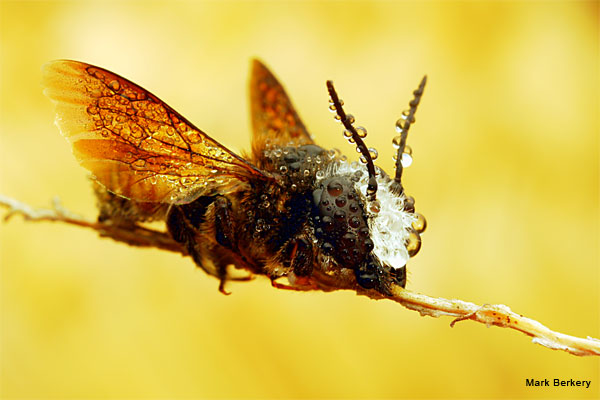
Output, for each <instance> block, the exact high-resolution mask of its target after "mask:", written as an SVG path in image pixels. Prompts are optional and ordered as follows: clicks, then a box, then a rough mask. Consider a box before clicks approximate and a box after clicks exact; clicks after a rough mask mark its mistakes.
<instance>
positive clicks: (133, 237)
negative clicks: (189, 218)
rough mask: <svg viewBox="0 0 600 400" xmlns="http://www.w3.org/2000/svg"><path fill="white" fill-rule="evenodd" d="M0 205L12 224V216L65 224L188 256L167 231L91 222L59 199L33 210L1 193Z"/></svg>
mask: <svg viewBox="0 0 600 400" xmlns="http://www.w3.org/2000/svg"><path fill="white" fill-rule="evenodd" d="M0 206H3V207H6V208H8V213H7V214H6V215H5V216H4V221H8V220H9V219H10V218H11V217H12V216H14V215H17V214H20V215H22V216H23V218H25V220H28V221H57V222H64V223H67V224H72V225H77V226H81V227H84V228H91V229H93V230H95V231H96V232H98V234H99V235H100V236H102V237H109V238H111V239H113V240H116V241H118V242H124V243H127V244H129V245H132V246H141V247H154V248H159V249H162V250H168V251H174V252H177V253H182V254H183V255H187V252H186V250H185V249H184V248H183V247H181V245H180V244H179V243H177V242H176V241H174V240H173V239H172V238H171V236H170V235H169V234H167V233H165V232H160V231H156V230H153V229H149V228H145V227H143V226H140V225H135V224H131V225H115V224H111V223H102V222H94V221H89V220H87V219H85V218H83V217H82V216H80V215H77V214H74V213H72V212H71V211H69V210H67V209H65V208H64V207H63V206H62V205H61V204H60V202H59V200H58V198H55V199H54V201H53V204H52V208H51V209H43V208H39V209H33V208H32V207H30V206H28V205H27V204H24V203H21V202H19V201H17V200H14V199H11V198H10V197H6V196H3V195H1V194H0Z"/></svg>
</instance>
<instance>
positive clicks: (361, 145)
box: [327, 81, 377, 201]
mask: <svg viewBox="0 0 600 400" xmlns="http://www.w3.org/2000/svg"><path fill="white" fill-rule="evenodd" d="M327 91H328V92H329V97H331V106H330V108H331V109H332V110H335V112H336V113H337V116H338V117H339V120H340V121H341V122H342V124H344V127H345V128H346V130H348V131H349V132H350V133H351V134H352V136H351V138H352V140H354V142H355V143H356V146H357V148H358V149H359V150H360V152H361V154H362V155H363V157H364V158H365V160H366V161H367V170H368V171H369V183H368V185H367V196H368V197H369V200H371V201H373V200H375V195H376V193H377V178H376V173H375V164H374V163H373V158H372V157H371V153H370V152H369V149H368V148H367V146H366V145H365V142H364V141H363V140H362V138H361V137H360V135H359V134H358V132H357V131H356V128H354V126H353V125H352V123H353V122H354V121H353V120H352V119H353V118H352V119H351V118H349V117H348V115H347V114H346V113H345V112H344V109H343V107H342V102H341V100H340V98H339V97H338V94H337V92H336V91H335V88H334V87H333V81H327ZM336 119H337V118H336Z"/></svg>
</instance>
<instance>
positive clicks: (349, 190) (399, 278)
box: [313, 78, 426, 293]
mask: <svg viewBox="0 0 600 400" xmlns="http://www.w3.org/2000/svg"><path fill="white" fill-rule="evenodd" d="M424 85H425V78H424V79H423V81H422V82H421V85H420V86H419V88H418V89H417V90H415V92H414V95H415V98H414V99H413V100H412V101H411V102H410V109H409V110H407V111H405V112H403V114H402V117H401V118H400V119H399V120H398V122H397V123H396V129H397V131H398V133H399V135H398V136H397V137H395V138H394V140H393V144H394V147H396V148H397V149H398V153H397V155H396V174H395V177H394V179H392V178H390V176H389V175H387V174H386V173H385V172H384V171H383V170H381V169H380V168H378V167H375V165H374V163H373V160H374V159H376V158H377V151H376V150H374V149H371V148H367V147H366V145H365V144H364V142H363V138H365V137H366V134H367V131H366V129H365V128H362V127H358V128H355V127H354V125H353V124H354V117H352V116H351V115H346V113H345V112H344V110H343V108H342V104H343V102H342V101H341V100H340V99H339V98H338V96H337V93H336V92H335V89H334V88H333V84H332V83H331V82H328V84H327V86H328V89H329V93H330V96H331V100H330V109H331V110H332V111H334V112H335V113H336V116H335V118H336V120H338V121H340V122H341V123H342V124H343V125H344V128H345V131H344V136H345V137H346V138H347V139H348V141H349V142H350V143H354V144H356V148H357V151H359V152H360V153H361V154H362V156H361V164H359V163H357V162H352V163H347V162H346V161H345V160H336V161H335V162H333V163H331V164H330V166H329V167H328V168H327V170H326V171H325V173H324V174H323V176H322V178H320V179H318V180H317V182H316V185H315V187H316V189H315V190H314V191H313V200H314V203H315V206H316V207H317V208H318V216H316V217H315V226H316V229H315V234H316V236H317V238H318V239H319V240H320V241H321V247H322V249H323V251H324V252H325V253H326V254H328V255H331V256H332V257H333V259H334V260H335V261H336V262H337V263H338V264H339V265H340V266H341V267H343V268H351V269H353V270H354V272H355V275H356V280H357V283H358V284H359V285H361V286H362V287H364V288H367V289H371V288H375V289H377V290H379V291H380V292H382V293H386V292H388V291H389V288H388V285H389V283H390V282H392V281H393V282H395V283H396V284H399V285H400V286H402V287H404V286H405V285H406V263H407V261H408V259H409V258H410V257H412V256H414V255H416V254H417V252H418V251H419V249H420V247H421V237H420V233H422V232H423V231H424V230H425V227H426V224H425V218H424V217H423V216H422V215H420V214H417V213H415V209H414V199H412V197H408V196H406V194H405V193H404V188H403V187H402V184H401V177H402V170H403V168H404V166H408V165H409V164H408V163H407V161H409V160H408V157H410V154H409V151H407V149H408V148H407V146H406V138H407V135H408V129H409V128H410V125H411V123H413V122H414V114H415V111H416V107H417V105H418V104H419V101H420V97H421V95H422V93H423V88H424Z"/></svg>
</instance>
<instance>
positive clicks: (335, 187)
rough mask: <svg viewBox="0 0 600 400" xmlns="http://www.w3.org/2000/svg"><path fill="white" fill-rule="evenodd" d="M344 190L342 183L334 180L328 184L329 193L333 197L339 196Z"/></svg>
mask: <svg viewBox="0 0 600 400" xmlns="http://www.w3.org/2000/svg"><path fill="white" fill-rule="evenodd" d="M343 192H344V187H343V186H342V184H341V183H339V182H336V181H332V182H329V184H328V185H327V193H329V195H331V196H333V197H337V196H339V195H340V194H342V193H343Z"/></svg>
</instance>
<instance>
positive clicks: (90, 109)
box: [87, 106, 98, 114]
mask: <svg viewBox="0 0 600 400" xmlns="http://www.w3.org/2000/svg"><path fill="white" fill-rule="evenodd" d="M87 112H88V114H98V107H94V106H89V107H88V108H87Z"/></svg>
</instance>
